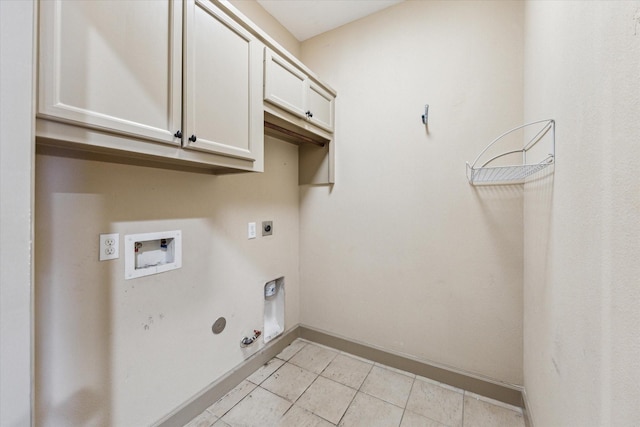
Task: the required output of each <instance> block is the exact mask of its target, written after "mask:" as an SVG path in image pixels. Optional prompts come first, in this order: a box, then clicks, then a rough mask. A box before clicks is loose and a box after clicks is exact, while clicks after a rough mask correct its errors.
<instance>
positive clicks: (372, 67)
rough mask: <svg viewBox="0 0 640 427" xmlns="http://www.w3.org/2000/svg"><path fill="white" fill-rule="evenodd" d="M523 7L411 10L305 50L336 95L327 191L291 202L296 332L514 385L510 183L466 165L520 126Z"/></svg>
mask: <svg viewBox="0 0 640 427" xmlns="http://www.w3.org/2000/svg"><path fill="white" fill-rule="evenodd" d="M523 10H524V7H523V4H522V3H520V2H475V1H470V2H462V1H459V2H430V1H408V2H404V3H401V4H399V5H397V6H394V7H392V8H390V9H387V10H384V11H382V12H380V13H377V14H374V15H371V16H369V17H367V18H364V19H362V20H360V21H357V22H355V23H352V24H348V25H345V26H343V27H341V28H338V29H336V30H333V31H330V32H328V33H325V34H323V35H320V36H317V37H315V38H313V39H310V40H308V41H306V42H304V43H303V45H302V58H301V59H302V61H303V62H305V64H307V65H308V66H309V67H310V68H311V69H312V70H314V72H316V73H318V74H319V75H320V76H322V78H323V79H326V80H327V81H328V82H330V83H331V85H332V86H333V87H334V88H336V90H337V91H338V98H337V105H336V111H337V116H336V123H337V132H336V135H337V143H336V156H337V167H336V180H337V183H336V185H335V186H334V188H333V189H329V188H327V187H306V188H303V190H302V193H301V201H300V202H301V208H300V209H301V219H300V221H301V225H302V228H301V235H300V239H301V240H300V241H301V244H300V246H301V248H300V249H301V254H302V256H301V266H300V270H301V281H302V282H303V288H302V300H301V318H302V322H303V323H304V324H306V325H309V326H311V327H314V328H317V329H320V330H325V331H328V332H331V333H334V334H337V335H341V336H345V337H347V338H350V339H354V340H357V341H361V342H364V343H367V344H370V345H374V346H378V347H381V348H384V349H386V350H391V351H395V352H399V353H404V354H408V355H410V356H413V357H416V358H419V359H421V360H424V361H430V362H434V363H438V364H443V365H447V366H450V367H453V368H455V369H459V370H462V371H466V372H468V373H472V374H477V375H480V376H485V377H488V378H490V379H493V380H496V381H501V382H507V383H515V384H522V262H523V261H522V251H523V239H522V189H521V188H518V187H501V188H495V187H494V188H483V189H478V188H474V187H472V186H470V185H469V184H468V183H467V181H466V177H465V161H466V160H473V158H474V157H475V156H476V155H477V154H478V152H479V151H480V150H481V149H482V148H483V147H484V146H485V145H486V144H487V143H489V141H491V140H492V139H493V138H494V137H495V136H497V135H498V134H500V133H502V132H503V131H505V130H507V129H509V128H510V127H513V126H516V125H519V124H521V122H522V119H523V110H522V99H523V55H522V46H523V29H522V28H523ZM427 103H428V104H430V120H429V132H426V131H425V127H424V126H423V125H422V123H421V120H420V116H421V114H422V112H423V107H424V104H427Z"/></svg>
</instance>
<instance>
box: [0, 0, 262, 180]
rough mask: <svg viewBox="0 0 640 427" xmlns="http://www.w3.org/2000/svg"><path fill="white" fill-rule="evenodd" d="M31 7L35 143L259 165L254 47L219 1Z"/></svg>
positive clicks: (60, 2)
mask: <svg viewBox="0 0 640 427" xmlns="http://www.w3.org/2000/svg"><path fill="white" fill-rule="evenodd" d="M0 1H1V0H0ZM39 4H40V10H39V12H40V16H39V22H40V24H39V25H40V26H39V30H40V34H39V40H40V49H39V51H40V53H39V94H38V110H37V115H38V121H37V122H36V135H37V137H38V142H39V143H42V144H45V145H60V146H62V147H64V148H77V149H81V150H86V151H96V152H105V153H106V154H114V155H117V156H125V157H131V158H140V159H145V160H151V161H161V162H163V163H164V162H169V163H182V164H187V166H193V167H200V168H201V167H205V168H207V169H210V170H213V171H214V172H216V173H225V172H229V171H234V170H245V171H257V172H261V171H262V170H263V168H264V106H263V99H262V76H263V60H262V52H263V48H264V45H263V44H262V42H261V41H259V40H258V39H257V37H255V36H254V35H253V34H252V33H251V32H250V31H249V30H247V29H246V28H245V27H243V26H242V25H241V23H240V22H242V21H240V18H238V17H237V16H234V15H231V14H230V13H229V11H227V12H224V11H223V10H222V9H221V6H220V5H221V4H220V3H219V2H213V1H210V0H153V1H141V0H135V1H89V0H87V1H72V0H42V1H40V2H39ZM230 12H231V13H233V11H230Z"/></svg>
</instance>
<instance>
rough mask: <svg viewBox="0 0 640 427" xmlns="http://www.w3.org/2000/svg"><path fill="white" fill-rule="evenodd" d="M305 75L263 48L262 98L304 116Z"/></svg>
mask: <svg viewBox="0 0 640 427" xmlns="http://www.w3.org/2000/svg"><path fill="white" fill-rule="evenodd" d="M306 79H307V76H306V75H305V74H304V73H302V72H301V71H300V70H298V69H297V68H295V67H294V66H292V65H290V64H289V63H288V62H286V61H284V60H283V59H282V58H280V57H279V56H278V55H276V54H274V53H272V52H271V51H270V50H269V49H265V84H264V99H265V100H266V101H268V102H271V103H272V104H275V105H277V106H279V107H280V108H283V109H285V110H287V111H289V112H290V113H293V114H295V115H296V116H299V117H302V118H306V115H305V112H306V111H307V110H306V109H305V108H306V102H305V96H306V95H305V94H306V91H307V88H306V86H307V81H306Z"/></svg>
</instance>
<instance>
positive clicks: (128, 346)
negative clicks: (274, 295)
mask: <svg viewBox="0 0 640 427" xmlns="http://www.w3.org/2000/svg"><path fill="white" fill-rule="evenodd" d="M265 168H266V172H265V173H263V174H240V175H230V176H221V177H215V176H211V175H201V174H194V173H187V172H177V171H168V170H161V169H152V168H145V167H136V166H129V165H118V164H109V163H101V162H95V161H86V160H76V159H68V158H60V157H52V156H43V155H40V156H38V157H37V164H36V172H37V176H36V302H35V309H36V332H37V335H36V345H37V355H36V356H37V357H36V361H37V365H36V373H37V376H36V386H37V394H36V401H37V408H36V409H37V418H38V425H51V426H60V425H114V426H131V425H149V424H151V423H153V422H154V421H157V420H158V419H160V418H161V417H162V416H164V415H165V414H167V413H168V412H170V411H171V410H172V409H174V408H176V407H178V406H179V405H181V404H182V403H183V402H185V401H186V400H188V399H189V398H191V397H192V396H194V395H195V394H196V393H197V392H199V391H200V390H201V389H203V388H205V387H206V386H208V385H209V384H210V383H211V382H213V381H215V380H216V379H217V378H219V377H220V376H221V375H222V374H224V373H226V372H227V371H229V370H230V369H232V368H233V367H234V366H236V365H238V364H239V363H241V362H242V361H243V360H244V359H245V358H246V357H248V356H249V355H251V354H253V353H254V352H255V351H257V350H258V349H259V348H261V347H263V345H264V344H263V343H262V340H260V341H259V344H258V345H254V346H252V347H249V348H247V349H245V350H242V349H241V348H240V345H239V343H240V339H241V338H242V337H243V336H250V335H252V331H253V329H262V316H263V307H264V296H263V286H264V284H265V283H266V282H267V281H269V280H271V279H275V278H277V277H280V276H285V278H286V279H285V280H286V284H285V288H286V293H285V294H286V319H285V322H286V325H287V328H291V327H293V326H295V325H296V324H297V323H298V322H299V314H298V313H299V310H298V301H299V283H298V282H299V280H298V185H297V176H298V175H297V173H298V172H297V147H296V146H294V145H291V144H288V143H285V142H282V141H278V140H274V139H271V138H267V141H266V159H265ZM262 220H273V221H274V235H273V236H272V237H268V238H267V237H264V238H263V237H259V238H257V239H255V240H247V223H248V222H252V221H255V222H260V221H262ZM168 230H182V239H183V265H182V268H181V269H179V270H174V271H170V272H167V273H163V274H159V275H154V276H147V277H144V278H139V279H133V280H125V279H124V257H123V254H121V256H120V259H118V260H114V261H104V262H99V261H98V235H99V234H100V233H106V232H115V233H120V239H121V244H120V247H121V248H122V247H123V244H122V242H123V241H124V235H125V234H131V233H145V232H153V231H168ZM219 316H224V317H226V319H227V327H226V329H225V331H224V332H223V333H222V334H220V335H213V334H212V332H211V326H212V324H213V322H214V321H215V320H216V318H218V317H219Z"/></svg>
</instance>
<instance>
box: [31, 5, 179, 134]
mask: <svg viewBox="0 0 640 427" xmlns="http://www.w3.org/2000/svg"><path fill="white" fill-rule="evenodd" d="M40 19H41V26H40V30H41V31H40V69H39V72H40V75H39V79H40V92H39V102H38V115H39V117H44V118H48V119H53V120H60V121H66V122H71V123H75V124H79V125H82V126H88V127H92V128H98V129H103V130H108V131H114V132H117V133H122V134H127V135H133V136H137V137H142V138H144V139H151V140H156V141H162V142H167V143H170V144H175V145H179V144H180V141H179V139H178V138H175V137H174V136H173V134H174V133H175V132H176V131H177V130H178V129H180V116H181V82H182V75H181V67H182V45H181V41H182V11H181V8H180V5H179V3H178V2H177V1H175V0H165V1H132V2H108V1H60V0H55V1H42V2H40Z"/></svg>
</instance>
